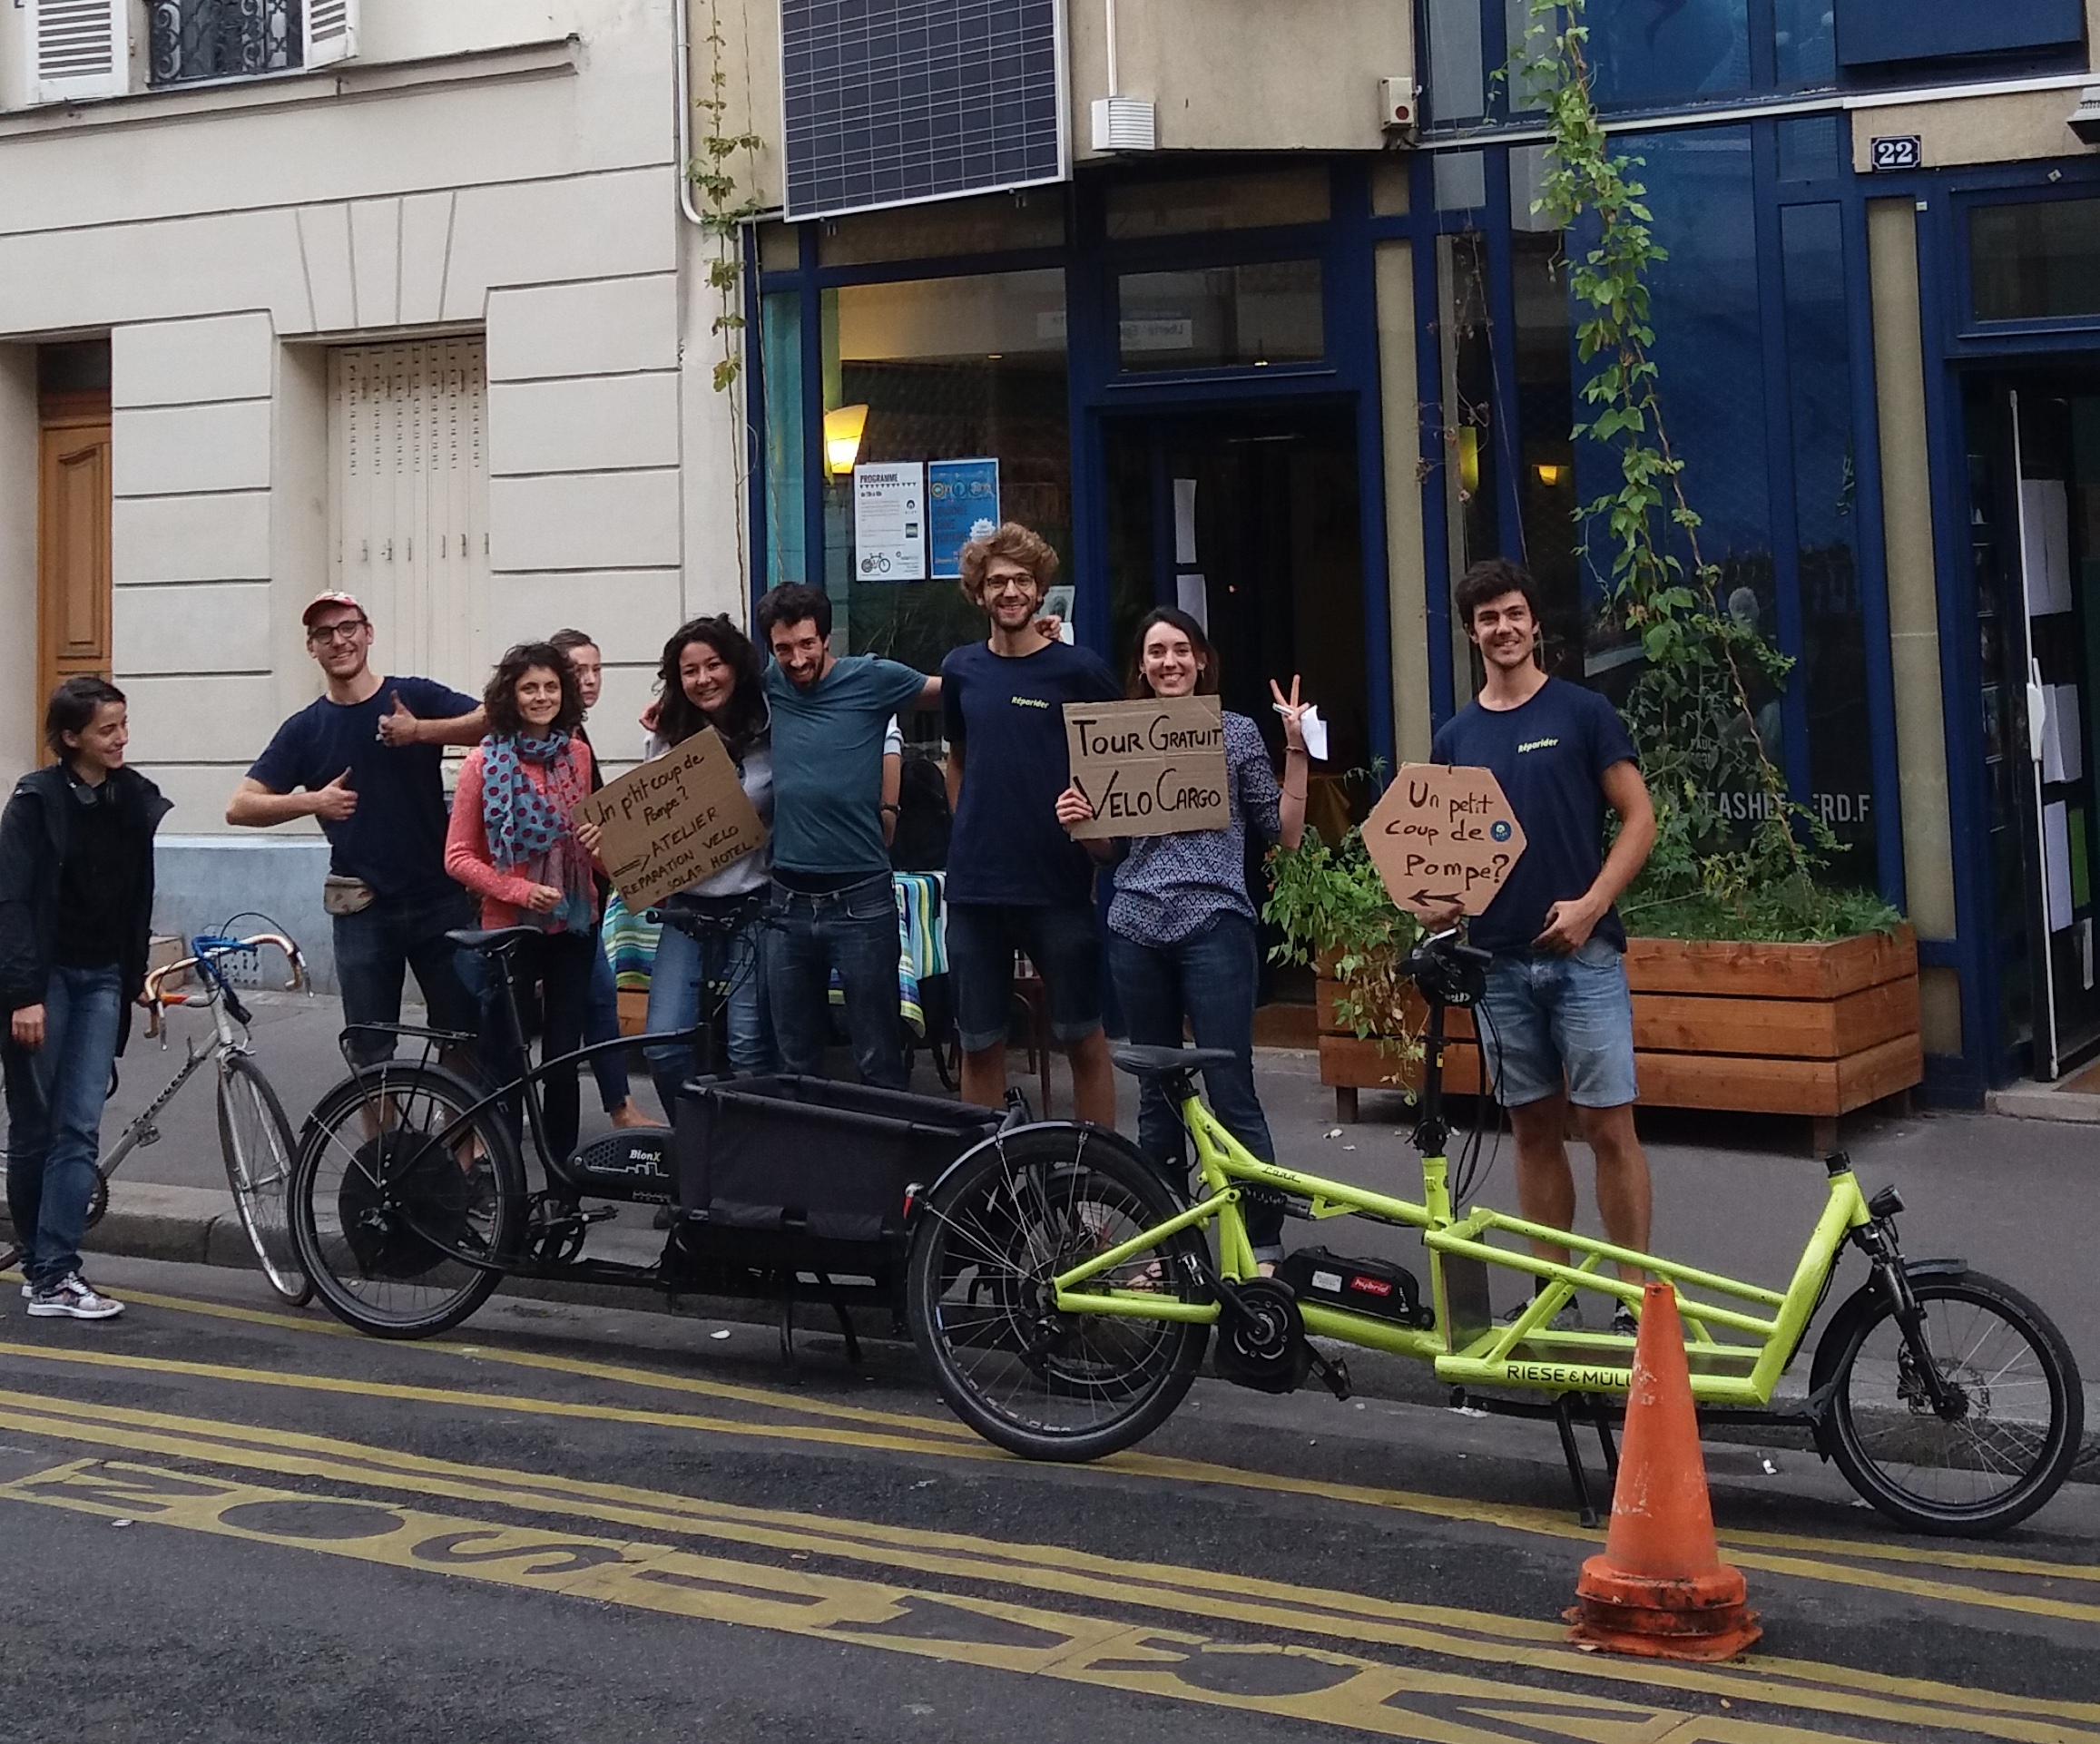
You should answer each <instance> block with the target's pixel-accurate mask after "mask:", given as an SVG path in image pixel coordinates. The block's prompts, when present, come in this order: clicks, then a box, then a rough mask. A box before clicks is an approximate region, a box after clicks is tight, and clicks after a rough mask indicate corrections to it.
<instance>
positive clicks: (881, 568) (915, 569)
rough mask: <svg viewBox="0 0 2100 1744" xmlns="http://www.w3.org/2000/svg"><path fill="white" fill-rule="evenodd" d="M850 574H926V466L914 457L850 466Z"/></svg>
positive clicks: (899, 578)
mask: <svg viewBox="0 0 2100 1744" xmlns="http://www.w3.org/2000/svg"><path fill="white" fill-rule="evenodd" d="M853 579H854V580H855V581H857V582H923V581H924V580H926V469H925V468H924V467H923V466H921V465H919V463H918V461H916V460H900V461H884V462H882V463H880V464H879V465H864V466H856V467H854V469H853Z"/></svg>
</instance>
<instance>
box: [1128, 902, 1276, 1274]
mask: <svg viewBox="0 0 2100 1744" xmlns="http://www.w3.org/2000/svg"><path fill="white" fill-rule="evenodd" d="M1260 948H1261V947H1260V945H1259V942H1258V941H1257V939H1256V937H1255V933H1254V926H1253V923H1252V922H1251V921H1250V920H1249V919H1248V918H1247V917H1246V916H1244V915H1237V914H1232V913H1231V912H1229V911H1228V912H1225V913H1222V914H1220V915H1218V916H1215V917H1214V918H1213V919H1212V921H1211V923H1210V925H1208V926H1205V927H1204V928H1203V929H1202V931H1201V932H1199V933H1196V934H1193V935H1192V936H1190V937H1188V938H1184V939H1181V940H1178V941H1177V942H1176V943H1174V944H1173V945H1141V944H1139V943H1138V942H1137V940H1135V939H1133V938H1125V937H1124V936H1123V935H1122V934H1121V933H1118V932H1116V931H1114V929H1113V928H1112V929H1111V930H1110V932H1109V935H1108V971H1109V974H1110V975H1114V977H1115V992H1116V996H1117V997H1118V998H1119V999H1121V1000H1122V1002H1123V1015H1124V1021H1125V1022H1126V1023H1127V1024H1129V1025H1130V1039H1131V1040H1132V1041H1133V1042H1134V1043H1137V1044H1138V1045H1139V1046H1141V1047H1168V1048H1178V1047H1180V1046H1181V1045H1182V1020H1183V1018H1184V1017H1185V1018H1186V1019H1187V1021H1188V1024H1189V1026H1190V1027H1191V1028H1192V1029H1193V1030H1194V1032H1195V1036H1196V1045H1197V1046H1198V1047H1200V1048H1223V1049H1225V1050H1226V1051H1228V1052H1229V1053H1232V1056H1233V1061H1232V1064H1231V1065H1229V1066H1213V1067H1212V1068H1211V1069H1210V1070H1209V1071H1207V1072H1206V1073H1203V1094H1204V1096H1205V1097H1206V1098H1207V1099H1208V1100H1209V1102H1210V1104H1211V1112H1212V1113H1213V1114H1215V1115H1216V1116H1217V1117H1218V1119H1219V1121H1220V1122H1222V1124H1223V1126H1224V1128H1225V1130H1226V1131H1227V1132H1230V1133H1231V1134H1232V1136H1233V1137H1234V1138H1236V1139H1238V1140H1239V1141H1240V1142H1241V1144H1243V1145H1245V1146H1246V1147H1247V1149H1248V1150H1249V1151H1251V1152H1252V1154H1253V1155H1254V1156H1255V1157H1256V1158H1258V1159H1259V1160H1260V1161H1263V1162H1274V1161H1276V1144H1275V1141H1273V1140H1272V1139H1271V1137H1270V1136H1269V1120H1268V1117H1267V1116H1266V1115H1264V1114H1263V1113H1262V1112H1261V1098H1260V1097H1259V1096H1257V1095H1256V1094H1255V1093H1254V998H1255V990H1256V987H1257V985H1258V983H1259V980H1260V976H1261V960H1260V955H1259V952H1260ZM1137 1141H1138V1143H1139V1145H1140V1146H1142V1147H1143V1151H1144V1152H1145V1154H1146V1155H1147V1156H1149V1157H1150V1158H1152V1160H1153V1161H1154V1162H1155V1163H1157V1164H1158V1165H1159V1167H1160V1169H1161V1171H1163V1173H1165V1174H1166V1176H1167V1177H1168V1178H1169V1179H1170V1180H1172V1181H1174V1182H1175V1183H1176V1185H1182V1184H1185V1183H1186V1181H1187V1179H1188V1164H1187V1161H1186V1152H1185V1150H1184V1147H1183V1145H1182V1120H1181V1115H1180V1113H1179V1112H1178V1111H1177V1110H1176V1109H1175V1108H1174V1107H1173V1104H1172V1103H1171V1102H1168V1101H1167V1098H1166V1092H1164V1091H1163V1090H1162V1089H1161V1088H1160V1085H1159V1081H1158V1080H1157V1079H1156V1078H1145V1079H1142V1080H1140V1081H1139V1087H1138V1099H1137ZM1247 1236H1248V1239H1249V1240H1250V1241H1251V1243H1252V1244H1253V1247H1254V1253H1255V1258H1256V1259H1281V1258H1282V1253H1283V1249H1282V1241H1283V1212H1282V1210H1281V1207H1274V1208H1271V1207H1270V1206H1266V1205H1261V1204H1251V1205H1249V1206H1248V1207H1247Z"/></svg>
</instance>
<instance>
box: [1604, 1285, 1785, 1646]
mask: <svg viewBox="0 0 2100 1744" xmlns="http://www.w3.org/2000/svg"><path fill="white" fill-rule="evenodd" d="M1747 1596H1748V1594H1747V1591H1746V1589H1745V1587H1744V1585H1743V1580H1742V1570H1740V1569H1734V1568H1731V1567H1729V1566H1728V1565H1727V1564H1726V1563H1723V1562H1722V1560H1721V1553H1720V1550H1719V1547H1718V1546H1716V1544H1715V1543H1714V1542H1713V1511H1712V1506H1711V1505H1710V1504H1709V1503H1708V1501H1707V1495H1706V1462H1705V1461H1704V1460H1703V1459H1702V1458H1701V1457H1700V1454H1699V1423H1698V1419H1697V1417H1696V1416H1694V1415H1693V1408H1692V1372H1691V1369H1690V1368H1689V1367H1688V1366H1687V1365H1686V1363H1685V1360H1684V1333H1683V1328H1682V1326H1681V1325H1680V1324H1679V1322H1678V1318H1677V1296H1676V1292H1675V1290H1673V1288H1671V1286H1670V1285H1668V1284H1666V1283H1652V1284H1650V1285H1649V1286H1648V1288H1647V1290H1646V1292H1645V1294H1644V1298H1643V1300H1642V1304H1641V1337H1640V1342H1639V1343H1638V1344H1637V1345H1636V1346H1635V1347H1634V1374H1633V1384H1632V1386H1631V1387H1630V1389H1629V1390H1628V1393H1627V1396H1626V1431H1625V1438H1624V1445H1623V1446H1622V1447H1621V1449H1620V1454H1619V1483H1618V1487H1617V1489H1615V1490H1614V1492H1613V1493H1612V1527H1611V1532H1610V1533H1609V1535H1608V1536H1607V1537H1606V1538H1605V1540H1604V1554H1603V1555H1602V1556H1593V1557H1591V1558H1590V1559H1589V1560H1588V1561H1587V1562H1585V1563H1584V1564H1583V1572H1582V1575H1581V1578H1580V1579H1578V1580H1577V1581H1576V1582H1575V1608H1574V1609H1573V1610H1572V1611H1570V1612H1567V1613H1566V1614H1567V1619H1568V1621H1569V1622H1572V1623H1573V1624H1574V1625H1575V1628H1574V1629H1573V1630H1572V1631H1570V1632H1571V1634H1572V1636H1573V1638H1574V1639H1575V1641H1579V1642H1581V1643H1583V1644H1585V1645H1586V1646H1592V1647H1601V1648H1604V1649H1606V1650H1607V1651H1611V1652H1614V1653H1640V1654H1644V1655H1646V1656H1648V1657H1649V1658H1651V1659H1666V1660H1724V1659H1728V1658H1730V1657H1732V1655H1734V1654H1737V1653H1740V1652H1742V1650H1743V1649H1744V1648H1746V1647H1748V1646H1749V1645H1750V1644H1751V1643H1752V1641H1755V1640H1757V1638H1758V1637H1759V1635H1761V1633H1763V1631H1761V1629H1759V1628H1758V1626H1757V1613H1756V1612H1752V1611H1745V1610H1744V1609H1743V1601H1744V1599H1745V1598H1746V1597H1747Z"/></svg>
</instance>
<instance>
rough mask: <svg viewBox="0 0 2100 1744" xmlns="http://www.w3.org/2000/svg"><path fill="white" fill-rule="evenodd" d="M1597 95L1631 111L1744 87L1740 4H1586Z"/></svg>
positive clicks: (1746, 24)
mask: <svg viewBox="0 0 2100 1744" xmlns="http://www.w3.org/2000/svg"><path fill="white" fill-rule="evenodd" d="M1585 23H1586V24H1588V26H1589V54H1590V64H1591V67H1592V69H1593V71H1594V73H1595V92H1596V98H1597V101H1598V102H1599V103H1603V104H1605V105H1607V106H1610V107H1619V108H1634V107H1647V106H1650V105H1654V104H1659V103H1673V102H1678V101H1681V100H1683V99H1684V98H1687V97H1704V96H1714V95H1718V94H1720V93H1722V92H1731V91H1742V90H1746V89H1748V88H1749V85H1750V13H1749V7H1748V4H1747V0H1592V4H1591V5H1589V6H1588V7H1587V8H1586V9H1585Z"/></svg>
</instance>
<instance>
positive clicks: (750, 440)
mask: <svg viewBox="0 0 2100 1744" xmlns="http://www.w3.org/2000/svg"><path fill="white" fill-rule="evenodd" d="M743 250H744V461H745V465H744V492H745V495H746V497H747V499H748V504H749V506H747V507H746V509H745V510H744V514H745V515H746V516H747V518H748V521H749V524H750V526H751V541H750V550H751V569H750V571H749V573H747V574H746V575H745V577H744V591H745V593H747V594H748V595H749V596H750V597H749V598H748V599H747V600H746V602H745V604H746V606H747V607H748V608H749V610H748V612H747V614H746V617H745V620H744V621H745V622H746V623H748V624H750V625H751V626H752V627H753V628H754V629H755V628H756V627H757V624H758V616H757V610H758V603H759V594H760V593H761V591H762V590H763V588H764V586H765V578H766V573H767V571H768V569H769V568H770V566H771V565H770V562H769V559H770V553H771V547H770V543H769V539H768V528H767V525H766V329H765V318H764V305H765V299H764V296H763V293H762V292H761V290H760V289H759V278H760V274H759V251H758V232H757V230H754V229H753V228H752V227H751V225H749V224H746V225H745V226H744V227H743Z"/></svg>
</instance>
